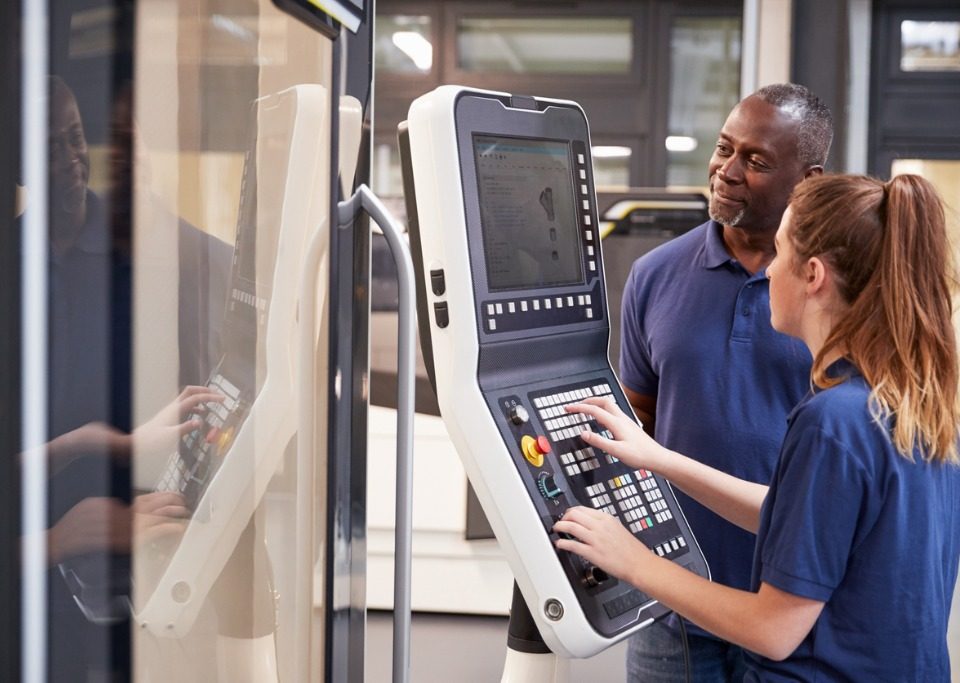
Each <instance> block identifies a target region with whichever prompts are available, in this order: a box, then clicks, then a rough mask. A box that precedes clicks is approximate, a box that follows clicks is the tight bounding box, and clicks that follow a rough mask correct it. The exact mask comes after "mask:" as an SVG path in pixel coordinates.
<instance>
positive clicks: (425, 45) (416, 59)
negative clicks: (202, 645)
mask: <svg viewBox="0 0 960 683" xmlns="http://www.w3.org/2000/svg"><path fill="white" fill-rule="evenodd" d="M393 44H394V45H396V46H397V49H398V50H400V51H401V52H402V53H403V54H405V55H406V56H407V57H409V58H410V59H411V60H413V63H414V64H416V65H417V68H418V69H420V71H430V67H431V66H433V45H431V44H430V41H429V40H427V39H426V38H424V37H423V36H421V35H420V34H419V33H417V32H415V31H396V32H395V33H394V34H393Z"/></svg>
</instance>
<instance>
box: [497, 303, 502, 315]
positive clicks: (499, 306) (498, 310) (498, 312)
mask: <svg viewBox="0 0 960 683" xmlns="http://www.w3.org/2000/svg"><path fill="white" fill-rule="evenodd" d="M496 307H497V315H503V304H497V305H496Z"/></svg>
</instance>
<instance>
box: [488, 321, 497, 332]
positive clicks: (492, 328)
mask: <svg viewBox="0 0 960 683" xmlns="http://www.w3.org/2000/svg"><path fill="white" fill-rule="evenodd" d="M487 325H489V326H490V331H491V332H496V331H497V321H496V320H495V319H493V318H490V320H488V321H487Z"/></svg>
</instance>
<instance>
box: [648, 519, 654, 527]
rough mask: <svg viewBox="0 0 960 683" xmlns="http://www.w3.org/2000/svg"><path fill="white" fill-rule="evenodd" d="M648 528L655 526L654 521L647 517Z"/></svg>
mask: <svg viewBox="0 0 960 683" xmlns="http://www.w3.org/2000/svg"><path fill="white" fill-rule="evenodd" d="M647 526H653V520H652V519H650V518H649V517H647Z"/></svg>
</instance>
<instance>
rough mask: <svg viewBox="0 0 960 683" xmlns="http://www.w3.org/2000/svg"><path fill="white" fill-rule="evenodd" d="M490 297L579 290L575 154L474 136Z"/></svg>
mask: <svg viewBox="0 0 960 683" xmlns="http://www.w3.org/2000/svg"><path fill="white" fill-rule="evenodd" d="M473 151H474V156H475V157H476V161H477V183H478V185H479V191H480V224H481V231H482V233H483V245H484V252H485V255H486V263H487V280H488V283H489V287H490V290H491V291H499V290H504V289H528V288H534V287H550V286H555V285H566V284H573V283H577V282H581V281H582V280H583V261H582V259H581V257H580V236H579V233H578V230H577V209H576V206H575V204H574V194H573V191H574V188H573V175H572V174H571V171H570V146H569V144H567V143H566V142H557V141H553V140H533V139H525V138H506V137H494V136H492V135H474V136H473Z"/></svg>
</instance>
